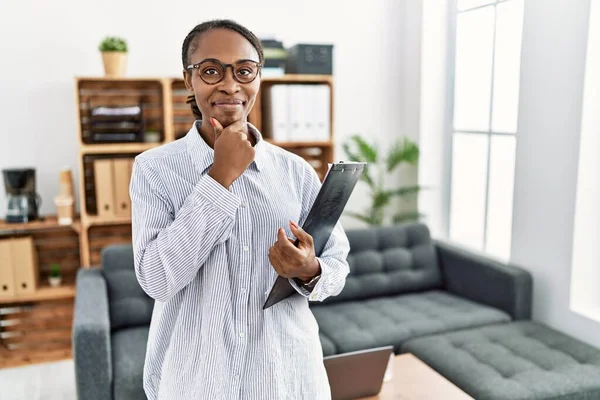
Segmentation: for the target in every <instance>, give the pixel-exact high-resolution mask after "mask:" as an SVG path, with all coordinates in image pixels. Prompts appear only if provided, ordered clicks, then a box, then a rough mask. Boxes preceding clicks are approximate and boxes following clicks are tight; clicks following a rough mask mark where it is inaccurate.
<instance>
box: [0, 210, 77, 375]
mask: <svg viewBox="0 0 600 400" xmlns="http://www.w3.org/2000/svg"><path fill="white" fill-rule="evenodd" d="M80 227H81V224H80V221H79V220H78V219H76V220H75V221H74V222H73V223H72V224H70V225H59V224H58V221H57V219H56V217H54V216H46V217H43V219H40V220H38V221H33V222H29V223H26V224H14V223H6V222H5V221H3V220H0V238H1V239H6V238H10V237H22V236H27V237H31V238H32V240H33V243H34V247H35V254H36V258H37V266H38V275H39V282H38V286H37V288H36V289H35V291H33V292H31V293H20V294H15V295H13V296H10V297H0V368H7V367H15V366H19V365H24V364H30V363H36V362H48V361H55V360H60V359H64V358H69V357H70V356H71V325H72V320H73V301H74V298H75V275H76V273H77V270H78V269H79V267H80V254H79V235H78V232H79V230H80ZM54 263H57V264H59V265H60V266H61V273H62V276H63V282H62V284H61V286H59V287H51V286H50V285H49V284H48V279H47V278H48V274H49V270H50V265H52V264H54Z"/></svg>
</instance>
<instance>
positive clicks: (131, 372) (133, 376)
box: [112, 326, 149, 400]
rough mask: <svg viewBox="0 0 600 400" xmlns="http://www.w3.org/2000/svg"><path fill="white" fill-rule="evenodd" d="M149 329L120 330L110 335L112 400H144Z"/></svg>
mask: <svg viewBox="0 0 600 400" xmlns="http://www.w3.org/2000/svg"><path fill="white" fill-rule="evenodd" d="M148 330H149V327H148V326H146V327H137V328H127V329H121V330H120V331H118V332H114V333H113V334H112V361H113V398H114V400H137V399H140V400H141V399H144V400H145V399H146V395H145V393H144V386H143V385H144V382H143V374H144V361H145V358H146V343H147V342H148Z"/></svg>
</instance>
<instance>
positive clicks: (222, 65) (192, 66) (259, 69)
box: [185, 58, 263, 85]
mask: <svg viewBox="0 0 600 400" xmlns="http://www.w3.org/2000/svg"><path fill="white" fill-rule="evenodd" d="M207 62H213V63H216V64H220V65H221V68H223V75H222V76H221V79H219V80H218V81H217V82H206V81H205V80H204V78H203V77H202V74H201V73H200V66H201V65H202V64H204V63H207ZM242 62H251V63H253V64H255V65H256V67H257V68H258V71H257V72H256V75H255V76H254V78H252V80H251V81H248V82H242V81H240V80H239V79H238V78H237V76H236V75H235V70H234V69H233V67H234V66H236V65H237V64H239V63H242ZM229 67H231V76H233V79H234V80H235V81H236V82H238V83H241V84H242V85H245V84H247V83H252V82H254V80H255V79H256V77H257V76H259V75H260V72H261V69H262V67H263V65H262V64H261V63H259V62H258V61H255V60H250V59H241V60H237V61H236V62H234V63H233V64H225V63H223V62H221V61H220V60H217V59H216V58H205V59H204V60H202V61H200V62H197V63H196V64H190V65H188V66H187V67H186V68H185V69H188V70H189V69H196V70H198V76H199V77H200V79H202V82H204V83H206V84H207V85H216V84H218V83H221V82H222V81H223V79H225V75H227V68H229Z"/></svg>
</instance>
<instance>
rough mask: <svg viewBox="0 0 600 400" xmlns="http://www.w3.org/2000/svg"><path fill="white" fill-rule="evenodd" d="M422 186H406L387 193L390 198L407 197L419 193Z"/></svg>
mask: <svg viewBox="0 0 600 400" xmlns="http://www.w3.org/2000/svg"><path fill="white" fill-rule="evenodd" d="M423 189H424V187H423V186H419V185H415V186H407V187H403V188H399V189H394V190H389V191H388V193H389V195H390V197H392V196H400V197H402V196H407V195H409V194H415V193H419V191H421V190H423Z"/></svg>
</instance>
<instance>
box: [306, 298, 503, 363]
mask: <svg viewBox="0 0 600 400" xmlns="http://www.w3.org/2000/svg"><path fill="white" fill-rule="evenodd" d="M311 310H312V312H313V314H314V315H315V318H316V319H317V322H318V323H319V328H320V330H321V331H322V332H323V333H324V334H325V335H326V336H327V337H328V338H330V339H331V340H332V341H333V343H334V344H335V346H336V348H337V350H338V352H340V353H344V352H348V351H355V350H363V349H368V348H372V347H379V346H386V345H393V346H394V348H395V350H396V352H398V351H399V350H400V346H401V345H402V344H403V343H404V342H405V341H407V340H408V339H411V338H415V337H419V336H423V335H427V334H433V333H439V332H446V331H450V330H456V329H461V328H469V327H473V326H479V325H484V324H491V323H496V322H506V321H509V320H510V317H509V316H508V314H506V313H504V312H502V311H499V310H496V309H494V308H490V307H486V306H482V305H479V304H476V303H473V302H471V301H468V300H464V299H461V298H460V297H456V296H453V295H451V294H449V293H446V292H442V291H428V292H423V293H413V294H405V295H399V296H393V297H381V298H378V299H371V300H364V301H360V302H358V301H349V302H344V303H335V304H330V305H327V306H321V307H313V308H312V309H311Z"/></svg>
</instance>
